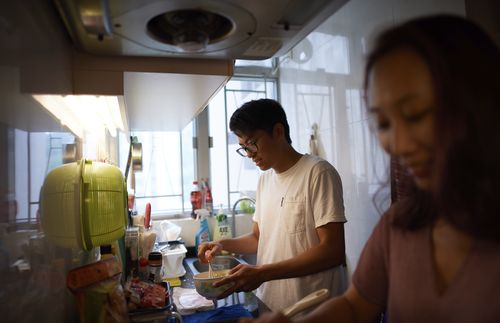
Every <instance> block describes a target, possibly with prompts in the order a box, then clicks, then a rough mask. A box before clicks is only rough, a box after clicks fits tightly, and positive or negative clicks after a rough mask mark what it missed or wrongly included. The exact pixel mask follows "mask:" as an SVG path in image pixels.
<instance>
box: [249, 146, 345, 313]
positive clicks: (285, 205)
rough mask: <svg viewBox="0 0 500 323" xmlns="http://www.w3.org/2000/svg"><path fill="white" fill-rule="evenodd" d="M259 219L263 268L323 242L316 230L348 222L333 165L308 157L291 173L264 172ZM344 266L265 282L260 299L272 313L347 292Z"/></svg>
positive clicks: (259, 252) (256, 218)
mask: <svg viewBox="0 0 500 323" xmlns="http://www.w3.org/2000/svg"><path fill="white" fill-rule="evenodd" d="M256 202H257V203H256V208H255V215H254V218H253V219H254V221H255V222H257V224H258V225H259V232H260V237H259V244H258V250H257V264H259V265H262V264H269V263H275V262H278V261H282V260H286V259H289V258H292V257H295V256H297V255H299V254H301V253H303V252H305V251H307V250H308V249H309V248H311V247H313V246H316V245H318V244H319V238H318V235H317V233H316V228H318V227H320V226H322V225H325V224H327V223H330V222H346V218H345V216H344V202H343V197H342V182H341V179H340V176H339V174H338V172H337V171H336V170H335V168H334V167H333V166H332V165H331V164H330V163H328V162H327V161H325V160H323V159H321V158H319V157H317V156H311V155H304V156H302V157H301V159H300V160H299V161H298V162H297V163H296V164H295V165H294V166H292V167H291V168H290V169H288V170H287V171H285V172H283V173H280V174H277V173H276V172H275V171H274V170H272V169H271V170H268V171H266V172H264V173H263V174H262V175H261V177H260V178H259V183H258V186H257V194H256ZM341 272H342V268H340V266H339V267H335V268H331V269H328V270H325V271H322V272H319V273H316V274H312V275H308V276H302V277H297V278H289V279H280V280H273V281H269V282H266V283H264V284H262V285H261V286H260V287H259V288H258V290H257V293H256V294H257V296H258V297H259V298H260V299H261V300H262V301H264V303H266V305H267V306H269V308H271V309H272V310H282V309H284V308H286V307H287V306H290V305H292V304H293V303H295V302H296V301H298V300H300V299H301V298H302V297H304V296H307V295H308V294H310V293H312V292H314V291H316V290H318V289H321V288H328V289H329V290H330V293H331V295H332V296H333V295H338V294H341V293H342V292H343V291H344V290H343V289H344V288H345V282H344V281H341V279H340V277H338V276H340V275H341Z"/></svg>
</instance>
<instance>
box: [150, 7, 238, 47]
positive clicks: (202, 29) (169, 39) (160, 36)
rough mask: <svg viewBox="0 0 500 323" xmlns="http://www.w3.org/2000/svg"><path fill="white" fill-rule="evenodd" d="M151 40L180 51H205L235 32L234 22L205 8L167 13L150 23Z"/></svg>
mask: <svg viewBox="0 0 500 323" xmlns="http://www.w3.org/2000/svg"><path fill="white" fill-rule="evenodd" d="M147 30H148V34H149V36H150V37H152V38H153V39H155V40H156V41H159V42H162V43H164V44H167V45H172V46H176V47H178V48H179V51H180V52H203V51H204V50H205V49H206V47H207V45H208V44H214V43H217V42H219V41H221V40H223V39H224V38H226V37H228V36H229V35H230V34H231V32H232V31H233V30H234V26H233V23H232V22H231V20H229V19H227V18H226V17H224V16H221V15H219V14H216V13H213V12H210V11H206V10H203V9H188V10H176V11H172V12H166V13H163V14H160V15H158V16H156V17H154V18H152V19H151V20H150V21H149V22H148V24H147Z"/></svg>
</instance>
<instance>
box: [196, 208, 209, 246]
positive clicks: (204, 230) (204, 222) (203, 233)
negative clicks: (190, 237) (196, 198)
mask: <svg viewBox="0 0 500 323" xmlns="http://www.w3.org/2000/svg"><path fill="white" fill-rule="evenodd" d="M195 213H196V219H197V220H200V228H199V229H198V232H196V236H195V245H196V249H195V250H198V246H199V245H200V244H201V243H203V242H208V241H210V230H209V229H208V217H209V216H210V213H209V212H208V211H207V210H205V209H199V210H195Z"/></svg>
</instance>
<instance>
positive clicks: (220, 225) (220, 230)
mask: <svg viewBox="0 0 500 323" xmlns="http://www.w3.org/2000/svg"><path fill="white" fill-rule="evenodd" d="M215 220H216V222H217V226H216V229H215V232H214V241H215V240H220V239H225V238H231V236H232V233H231V226H230V225H229V223H228V220H227V215H226V213H224V209H223V208H222V205H221V206H220V209H219V212H217V215H216V216H215Z"/></svg>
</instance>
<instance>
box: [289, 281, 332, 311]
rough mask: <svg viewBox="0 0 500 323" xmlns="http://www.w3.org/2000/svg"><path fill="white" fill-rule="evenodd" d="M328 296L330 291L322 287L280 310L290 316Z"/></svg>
mask: <svg viewBox="0 0 500 323" xmlns="http://www.w3.org/2000/svg"><path fill="white" fill-rule="evenodd" d="M328 296H330V292H329V291H328V289H326V288H323V289H320V290H317V291H315V292H313V293H311V294H309V295H307V296H306V297H304V298H302V299H301V300H300V301H298V302H297V303H295V304H293V305H291V306H289V307H287V308H285V309H284V310H282V313H283V315H285V316H287V317H292V316H294V315H296V314H298V313H300V312H302V311H303V310H305V309H308V308H310V307H311V306H313V305H316V304H319V303H321V302H323V301H324V300H326V299H327V298H328Z"/></svg>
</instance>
